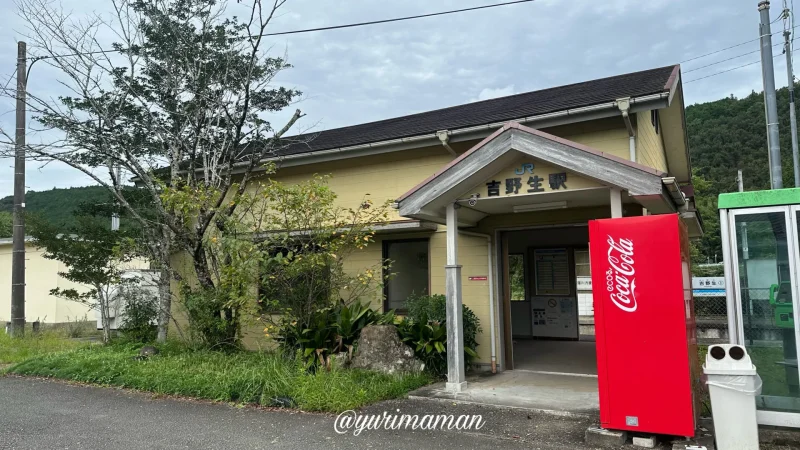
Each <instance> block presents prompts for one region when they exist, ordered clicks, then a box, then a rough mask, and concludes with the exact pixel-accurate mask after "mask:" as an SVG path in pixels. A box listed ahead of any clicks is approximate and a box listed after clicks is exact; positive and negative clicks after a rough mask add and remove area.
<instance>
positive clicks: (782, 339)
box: [719, 188, 800, 427]
mask: <svg viewBox="0 0 800 450" xmlns="http://www.w3.org/2000/svg"><path fill="white" fill-rule="evenodd" d="M719 214H720V234H721V238H722V253H723V258H724V263H725V282H726V283H725V284H726V297H727V304H728V311H727V312H728V332H729V337H730V341H731V343H736V344H740V345H744V346H745V348H747V351H748V353H749V354H750V357H751V358H752V360H753V364H755V365H756V368H757V370H758V374H759V375H760V376H761V379H762V380H763V383H764V384H763V387H762V392H761V395H760V396H758V397H756V405H757V407H758V422H759V424H762V425H773V426H789V427H800V381H799V380H800V377H798V374H799V373H800V372H798V364H797V347H798V342H800V324H798V321H797V320H795V308H796V305H797V304H798V301H799V300H800V297H798V292H800V289H799V288H800V285H799V284H798V282H799V281H800V280H799V278H800V276H798V270H800V235H799V234H798V231H800V230H799V229H798V222H800V188H797V189H777V190H770V191H752V192H737V193H730V194H721V195H720V196H719Z"/></svg>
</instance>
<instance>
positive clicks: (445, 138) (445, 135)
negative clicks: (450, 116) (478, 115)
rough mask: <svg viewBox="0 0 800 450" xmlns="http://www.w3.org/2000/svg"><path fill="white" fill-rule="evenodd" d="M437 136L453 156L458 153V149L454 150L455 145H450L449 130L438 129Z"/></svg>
mask: <svg viewBox="0 0 800 450" xmlns="http://www.w3.org/2000/svg"><path fill="white" fill-rule="evenodd" d="M436 136H437V137H438V138H439V140H440V141H441V142H442V145H443V146H444V148H446V149H447V151H448V152H450V154H451V155H453V156H457V155H458V154H457V153H456V151H455V150H453V147H450V132H449V131H447V130H442V131H437V132H436Z"/></svg>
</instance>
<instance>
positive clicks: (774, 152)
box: [758, 0, 783, 189]
mask: <svg viewBox="0 0 800 450" xmlns="http://www.w3.org/2000/svg"><path fill="white" fill-rule="evenodd" d="M758 11H759V13H760V15H761V23H760V25H759V35H760V36H761V75H762V77H763V79H764V106H765V108H766V113H767V114H766V115H767V145H768V147H769V153H768V156H769V180H770V184H771V186H772V189H783V171H782V170H781V145H780V137H779V135H778V102H777V99H776V96H775V69H774V67H773V66H772V30H771V27H770V20H769V1H767V0H763V1H761V2H759V3H758Z"/></svg>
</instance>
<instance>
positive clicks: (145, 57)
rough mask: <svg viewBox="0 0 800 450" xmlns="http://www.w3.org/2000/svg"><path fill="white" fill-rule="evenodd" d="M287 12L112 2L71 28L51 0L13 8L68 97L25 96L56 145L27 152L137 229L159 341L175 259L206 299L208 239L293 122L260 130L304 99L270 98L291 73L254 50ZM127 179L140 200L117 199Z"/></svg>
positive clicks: (274, 7)
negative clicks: (156, 275)
mask: <svg viewBox="0 0 800 450" xmlns="http://www.w3.org/2000/svg"><path fill="white" fill-rule="evenodd" d="M285 2H286V0H269V1H268V3H267V2H265V1H262V0H248V1H245V0H242V2H241V4H240V3H239V1H237V2H236V4H230V5H229V2H227V1H225V0H220V1H215V0H110V4H111V5H113V14H111V15H110V16H108V17H105V16H101V15H92V16H88V17H79V18H76V17H73V16H72V15H70V14H69V13H68V12H65V11H64V10H63V9H62V8H61V7H60V5H57V4H55V3H53V1H51V0H18V3H17V6H18V10H19V15H20V16H21V17H22V18H23V19H24V20H25V22H26V23H27V26H28V31H29V33H28V34H27V38H28V40H29V46H30V47H31V48H32V49H33V53H34V54H35V55H36V57H39V58H40V59H41V61H42V62H43V63H46V64H49V65H50V66H51V67H53V68H55V69H57V70H58V73H59V75H60V78H59V83H60V84H61V89H63V90H65V91H66V92H68V94H66V95H63V96H60V97H58V98H57V99H53V98H51V97H46V96H43V95H39V94H37V93H36V92H33V93H29V94H28V108H29V110H31V111H32V112H33V116H34V117H33V118H34V120H35V122H36V123H38V124H39V126H40V131H47V132H48V133H45V134H43V136H56V138H54V139H50V140H48V141H46V142H45V143H42V144H36V145H31V144H29V146H28V148H27V153H28V155H29V157H30V158H33V159H36V160H40V161H45V162H49V161H60V162H62V163H64V164H67V165H69V166H70V167H72V168H74V169H76V170H79V171H81V172H83V173H84V174H86V175H87V176H89V177H90V178H92V179H93V180H94V181H95V182H97V183H98V184H100V185H102V186H105V187H106V188H107V189H108V190H109V191H110V192H111V193H112V194H113V196H114V199H115V201H116V202H118V203H119V205H120V208H121V209H122V210H123V211H124V212H125V214H126V215H127V217H129V218H130V219H131V220H133V221H135V222H136V224H137V225H138V226H139V227H140V228H141V230H142V232H143V235H144V239H143V241H144V243H145V245H146V247H147V250H148V252H149V254H150V257H151V258H152V260H153V262H154V263H156V264H157V265H158V266H159V267H160V269H161V278H160V280H161V281H160V283H161V284H160V286H159V291H160V310H161V314H160V316H159V321H158V326H159V333H158V338H159V340H162V341H163V340H164V339H165V338H166V333H167V327H168V324H169V320H170V310H171V293H170V280H171V279H180V276H181V275H180V274H179V273H178V271H176V270H175V268H174V267H173V265H172V263H171V256H172V255H173V254H175V253H176V252H185V253H186V254H187V255H189V257H190V258H191V262H192V267H193V269H194V275H195V276H196V278H197V281H198V283H199V285H200V287H203V288H212V287H213V285H214V279H213V276H212V271H211V270H210V266H209V258H208V255H206V250H205V248H204V245H203V240H204V237H205V236H206V235H207V233H208V232H209V230H210V229H211V228H221V227H223V226H224V224H225V223H226V219H227V218H229V217H231V215H232V214H233V213H234V211H235V210H236V208H237V199H238V198H239V197H241V196H242V195H243V194H244V193H245V190H246V186H247V184H248V182H249V181H250V180H251V179H252V178H253V177H254V176H255V174H256V173H257V172H259V171H261V170H263V167H262V164H261V163H262V161H263V160H264V159H265V158H267V157H269V156H272V155H274V154H275V152H276V151H277V150H278V149H279V148H280V147H281V146H282V145H285V143H283V141H282V139H281V138H282V137H283V136H284V134H285V133H287V131H288V130H289V129H290V128H292V126H293V125H294V124H295V123H296V121H297V120H298V119H299V118H300V117H301V113H300V110H296V111H294V113H293V114H292V115H291V117H290V118H289V119H288V120H286V121H285V123H282V124H281V125H280V126H273V124H272V123H271V122H270V121H269V115H270V114H271V113H276V112H278V111H280V110H282V109H284V108H286V107H288V106H290V105H291V104H292V103H293V102H294V101H295V100H296V99H297V98H298V96H299V95H300V92H298V91H296V90H294V89H287V88H284V87H281V86H276V85H275V83H274V79H275V76H276V75H277V74H278V73H279V72H280V71H282V70H285V69H287V68H289V67H290V65H289V64H288V63H287V60H286V56H285V55H282V56H280V57H271V56H269V55H268V54H269V51H270V48H267V47H266V46H265V42H264V38H263V35H264V34H265V31H266V29H267V26H268V25H269V24H270V22H271V20H272V19H273V17H274V16H275V14H276V12H277V11H278V10H279V9H280V8H281V7H282V6H283V5H284V3H285ZM228 7H230V8H231V9H233V8H238V9H242V8H244V11H245V12H246V14H244V15H242V19H240V18H237V17H235V16H232V15H231V14H230V12H229V11H227V10H226V9H227V8H228ZM109 40H111V41H113V42H114V43H113V44H112V45H111V46H110V47H109V46H108V45H104V43H105V42H107V41H109ZM6 94H7V95H13V91H8V90H7V91H6ZM53 131H55V132H58V133H53ZM8 138H9V140H11V139H10V136H8ZM119 170H122V173H123V175H122V176H120V175H118V173H119V172H118V171H119ZM127 177H130V178H131V179H133V180H134V181H135V183H136V185H137V186H138V188H139V189H136V190H132V189H126V186H125V184H126V183H125V179H126V178H127ZM131 192H136V193H137V195H138V196H139V201H133V200H132V198H131ZM142 199H143V200H144V201H141V200H142ZM176 199H179V200H181V201H176ZM187 204H192V205H193V206H192V207H191V208H186V207H185V205H187ZM218 231H224V230H218ZM220 313H221V314H225V312H224V311H223V312H220Z"/></svg>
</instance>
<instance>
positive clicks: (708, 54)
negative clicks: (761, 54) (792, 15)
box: [678, 25, 800, 64]
mask: <svg viewBox="0 0 800 450" xmlns="http://www.w3.org/2000/svg"><path fill="white" fill-rule="evenodd" d="M798 26H800V25H798ZM798 26H793V27H792V29H795V28H797V27H798ZM779 33H783V32H782V31H776V32H774V33H772V34H771V36H775V35H776V34H779ZM759 40H761V38H755V39H750V40H749V41H744V42H740V43H738V44H735V45H731V46H730V47H725V48H722V49H719V50H714V51H713V52H709V53H706V54H703V55H700V56H695V57H692V58H689V59H684V60H683V61H679V62H678V64H683V63H687V62H689V61H694V60H696V59H700V58H705V57H706V56H711V55H716V54H717V53H722V52H724V51H726V50H730V49H732V48H736V47H741V46H743V45H747V44H750V43H752V42H758V41H759Z"/></svg>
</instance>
